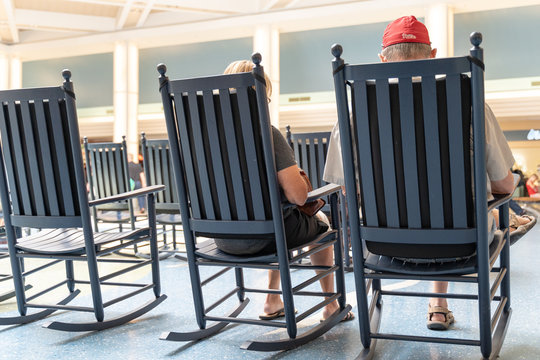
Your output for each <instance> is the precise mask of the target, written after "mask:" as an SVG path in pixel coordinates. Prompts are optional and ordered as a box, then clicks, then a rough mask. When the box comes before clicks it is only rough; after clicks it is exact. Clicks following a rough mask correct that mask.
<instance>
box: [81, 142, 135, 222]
mask: <svg viewBox="0 0 540 360" xmlns="http://www.w3.org/2000/svg"><path fill="white" fill-rule="evenodd" d="M84 152H85V156H86V174H87V177H88V184H89V187H90V199H91V200H96V199H101V198H105V197H108V196H114V195H117V194H121V193H125V192H127V191H129V190H130V186H129V174H128V159H127V145H126V137H125V136H123V137H122V142H120V143H113V142H110V143H109V142H107V143H89V142H88V138H87V137H86V136H85V137H84ZM92 213H93V219H94V230H95V231H99V228H98V224H99V222H104V223H115V224H118V227H119V230H120V231H122V224H130V226H131V229H132V230H133V229H135V215H134V212H133V200H132V199H128V200H126V201H120V202H116V203H110V204H103V205H100V206H94V207H93V208H92Z"/></svg>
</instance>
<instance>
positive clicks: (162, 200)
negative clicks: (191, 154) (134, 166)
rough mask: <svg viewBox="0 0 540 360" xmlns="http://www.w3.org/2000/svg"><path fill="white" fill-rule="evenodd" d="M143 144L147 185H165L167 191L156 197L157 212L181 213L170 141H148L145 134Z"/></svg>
mask: <svg viewBox="0 0 540 360" xmlns="http://www.w3.org/2000/svg"><path fill="white" fill-rule="evenodd" d="M141 144H142V151H143V159H144V160H143V162H144V174H145V177H146V184H147V185H160V184H162V185H165V190H163V191H161V192H159V193H158V194H157V195H156V211H158V212H172V213H179V212H180V206H179V203H178V195H177V192H176V186H175V182H174V171H173V168H172V164H171V155H170V149H169V140H167V139H160V140H147V139H146V137H145V136H144V134H143V136H142V139H141Z"/></svg>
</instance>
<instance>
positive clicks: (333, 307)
mask: <svg viewBox="0 0 540 360" xmlns="http://www.w3.org/2000/svg"><path fill="white" fill-rule="evenodd" d="M338 309H339V305H338V303H337V301H332V302H331V303H330V304H328V305H326V306H325V307H324V310H323V312H322V320H323V321H324V320H326V319H328V318H329V317H330V316H332V315H333V314H334V313H335V312H336V311H337V310H338Z"/></svg>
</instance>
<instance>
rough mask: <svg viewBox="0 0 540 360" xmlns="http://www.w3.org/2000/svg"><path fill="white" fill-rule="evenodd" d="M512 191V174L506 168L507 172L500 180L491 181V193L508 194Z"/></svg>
mask: <svg viewBox="0 0 540 360" xmlns="http://www.w3.org/2000/svg"><path fill="white" fill-rule="evenodd" d="M513 191H514V175H512V172H511V171H510V170H508V174H507V175H506V177H505V178H504V179H502V180H495V181H491V192H492V193H493V194H510V193H511V192H513Z"/></svg>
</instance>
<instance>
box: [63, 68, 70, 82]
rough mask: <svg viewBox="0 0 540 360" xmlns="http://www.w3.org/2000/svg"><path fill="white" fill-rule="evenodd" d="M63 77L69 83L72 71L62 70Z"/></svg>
mask: <svg viewBox="0 0 540 360" xmlns="http://www.w3.org/2000/svg"><path fill="white" fill-rule="evenodd" d="M62 77H63V78H64V80H66V81H68V82H69V79H70V78H71V71H69V69H64V70H62Z"/></svg>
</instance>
